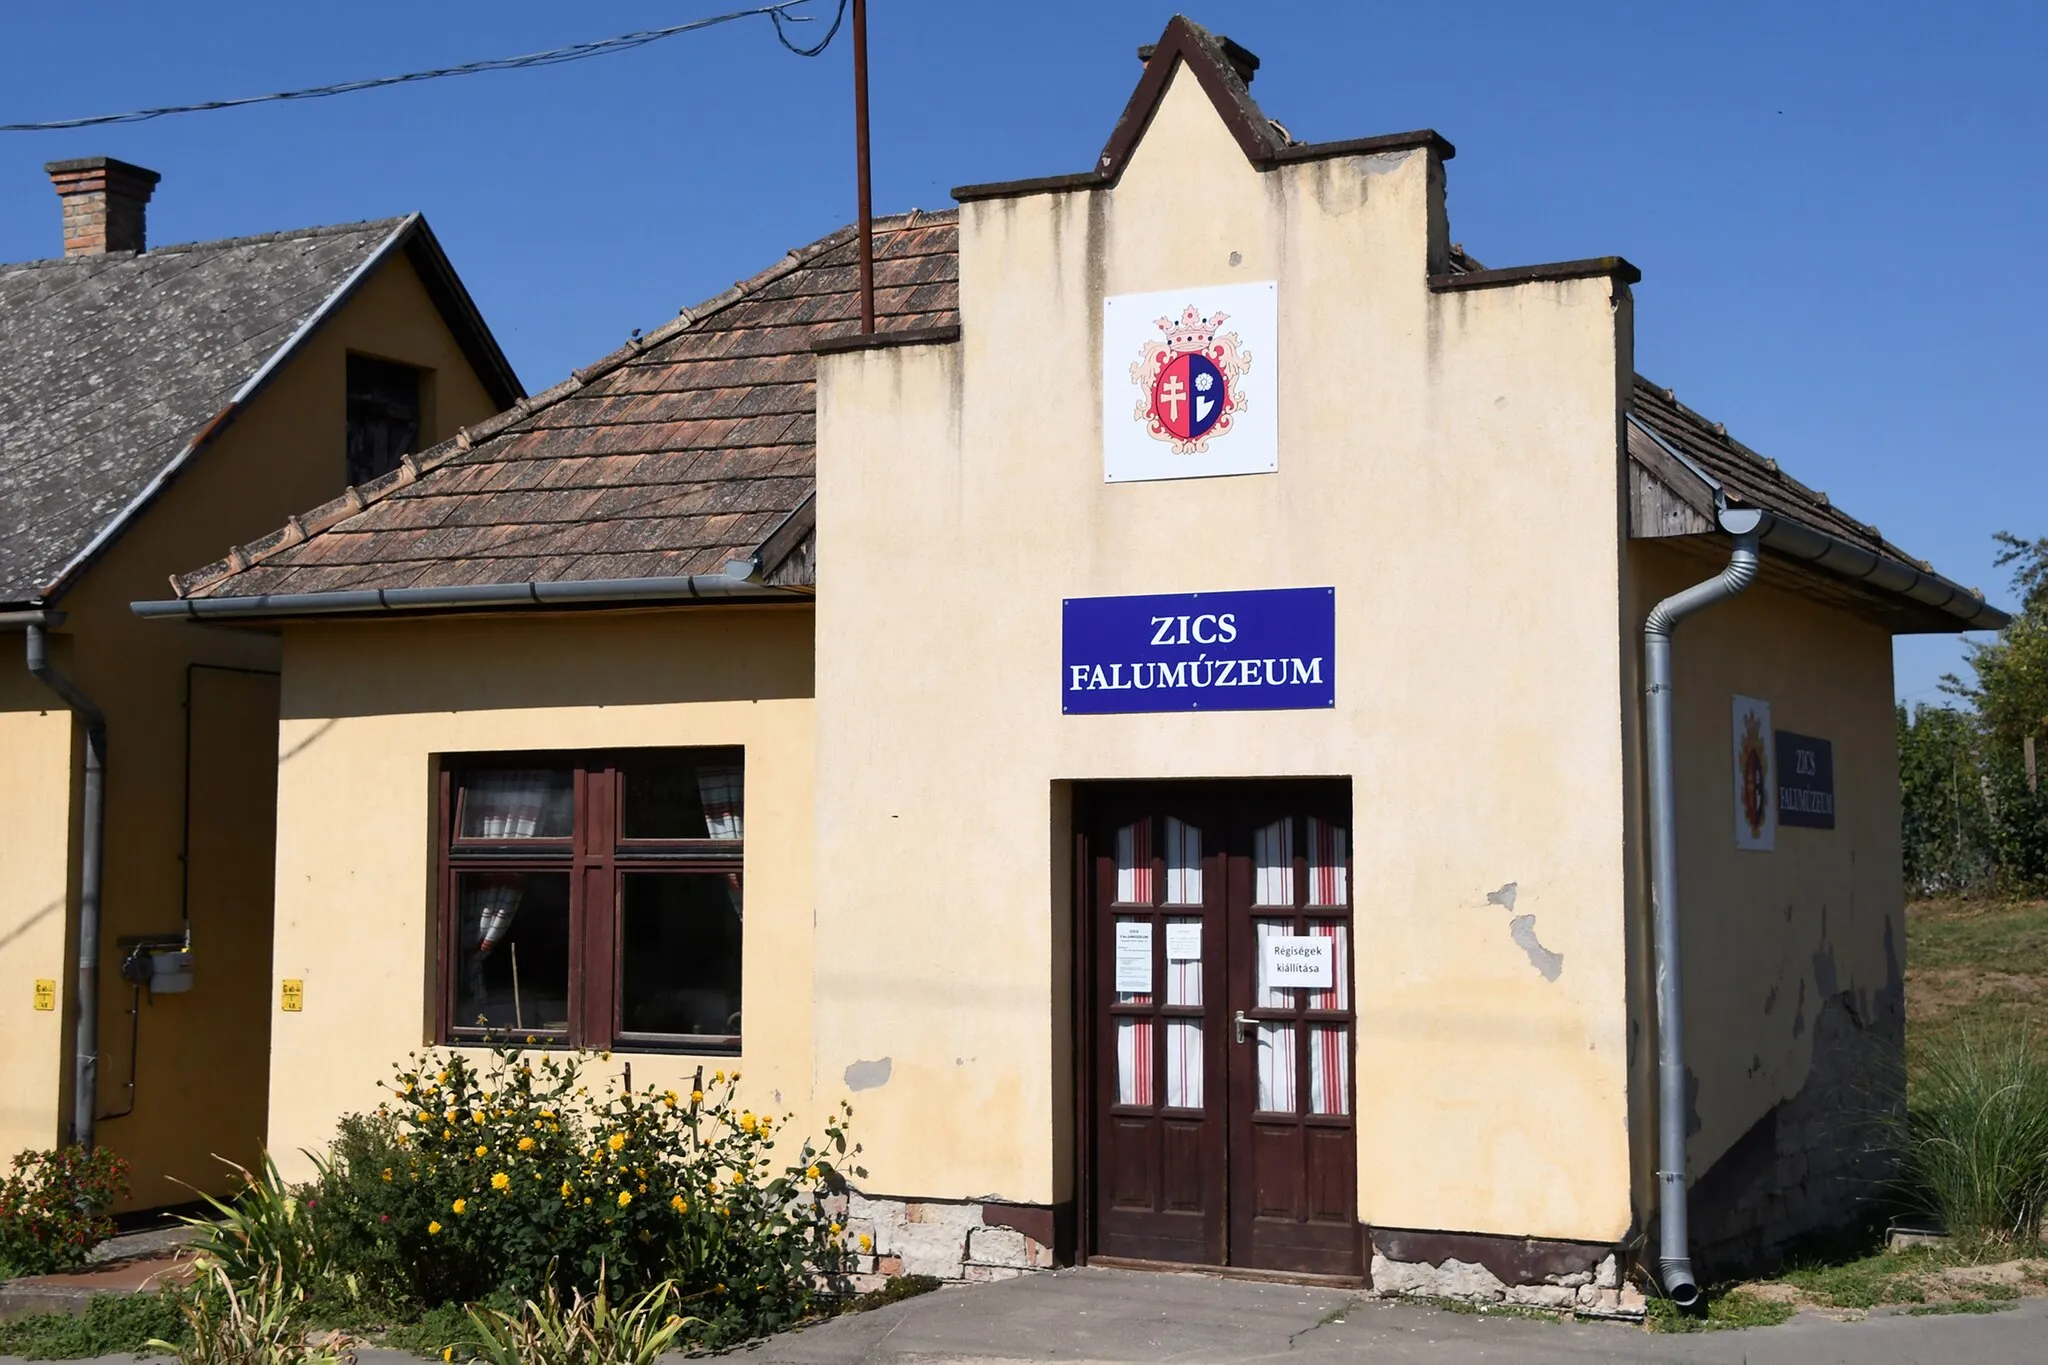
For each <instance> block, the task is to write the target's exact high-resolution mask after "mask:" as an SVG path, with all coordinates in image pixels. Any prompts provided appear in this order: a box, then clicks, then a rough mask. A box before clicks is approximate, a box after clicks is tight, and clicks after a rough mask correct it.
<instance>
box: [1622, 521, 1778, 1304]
mask: <svg viewBox="0 0 2048 1365" xmlns="http://www.w3.org/2000/svg"><path fill="white" fill-rule="evenodd" d="M1720 522H1721V529H1722V530H1724V531H1727V532H1728V533H1729V534H1731V535H1733V536H1734V537H1735V551H1734V553H1733V554H1731V555H1730V556H1729V558H1728V567H1727V568H1725V569H1723V570H1722V571H1721V572H1720V573H1719V574H1718V575H1716V576H1715V577H1713V578H1710V579H1708V580H1707V581H1706V582H1704V583H1696V584H1694V585H1693V586H1692V587H1690V588H1687V589H1686V590H1685V591H1683V592H1680V593H1675V594H1673V595H1672V596H1670V597H1667V598H1665V599H1664V600H1663V601H1662V602H1659V603H1658V604H1657V605H1656V606H1655V607H1653V608H1651V609H1650V614H1649V616H1648V617H1647V618H1646V619H1645V620H1644V622H1643V705H1644V710H1645V712H1646V713H1647V714H1646V717H1645V719H1646V722H1647V728H1648V730H1649V734H1648V741H1647V747H1648V756H1649V764H1650V774H1649V777H1650V909H1651V914H1652V916H1653V918H1654V919H1655V922H1656V950H1657V1188H1658V1196H1657V1223H1658V1236H1657V1280H1658V1282H1659V1283H1660V1284H1661V1285H1662V1286H1663V1287H1664V1293H1665V1295H1666V1297H1668V1298H1669V1299H1670V1300H1671V1301H1672V1302H1673V1303H1675V1304H1677V1305H1678V1306H1679V1307H1681V1308H1689V1307H1691V1306H1692V1305H1693V1304H1694V1303H1696V1302H1698V1301H1699V1297H1700V1289H1699V1283H1698V1282H1697V1281H1696V1280H1695V1279H1694V1278H1693V1273H1692V1253H1691V1251H1690V1247H1689V1243H1690V1238H1689V1236H1688V1227H1687V1222H1688V1220H1687V1216H1686V1215H1687V1209H1686V1180H1685V1021H1684V993H1683V989H1682V986H1681V975H1680V964H1679V932H1678V929H1679V922H1678V815H1677V790H1676V787H1677V784H1676V780H1675V777H1674V773H1673V766H1672V752H1671V749H1672V745H1671V632H1672V631H1673V630H1674V629H1675V628H1676V627H1677V625H1678V623H1679V622H1680V621H1682V620H1684V619H1685V618H1686V617H1688V616H1690V615H1692V614H1693V613H1694V612H1697V611H1704V610H1705V609H1706V608H1708V607H1711V606H1713V605H1714V604H1715V603H1717V602H1722V601H1726V600H1727V599H1728V598H1730V597H1733V596H1735V594H1737V593H1739V592H1741V591H1742V590H1743V589H1744V588H1746V587H1748V586H1749V585H1750V584H1751V583H1753V582H1755V581H1756V575H1757V540H1758V534H1759V530H1760V528H1761V527H1762V524H1763V513H1762V512H1759V511H1756V510H1754V509H1751V508H1740V509H1737V508H1728V507H1723V508H1722V509H1721V512H1720Z"/></svg>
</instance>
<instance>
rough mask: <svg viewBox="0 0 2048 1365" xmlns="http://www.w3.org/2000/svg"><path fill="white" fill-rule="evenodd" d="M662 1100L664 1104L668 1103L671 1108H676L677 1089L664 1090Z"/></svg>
mask: <svg viewBox="0 0 2048 1365" xmlns="http://www.w3.org/2000/svg"><path fill="white" fill-rule="evenodd" d="M661 1102H662V1103H663V1104H665V1105H667V1106H668V1107H669V1108H671V1109H673V1108H675V1107H676V1092H675V1091H673V1090H664V1091H663V1092H662V1094H661Z"/></svg>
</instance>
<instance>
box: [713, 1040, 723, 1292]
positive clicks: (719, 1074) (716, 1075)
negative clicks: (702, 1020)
mask: <svg viewBox="0 0 2048 1365" xmlns="http://www.w3.org/2000/svg"><path fill="white" fill-rule="evenodd" d="M711 1079H712V1081H713V1082H714V1083H716V1084H718V1085H723V1084H725V1073H724V1072H723V1071H714V1072H712V1073H711ZM718 1287H719V1288H720V1289H721V1290H723V1289H724V1288H725V1286H724V1285H720V1286H718Z"/></svg>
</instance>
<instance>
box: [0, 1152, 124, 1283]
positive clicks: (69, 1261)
mask: <svg viewBox="0 0 2048 1365" xmlns="http://www.w3.org/2000/svg"><path fill="white" fill-rule="evenodd" d="M12 1167H13V1169H12V1170H11V1171H10V1172H9V1173H8V1175H7V1177H6V1178H5V1179H4V1180H0V1279H5V1278H7V1277H9V1276H12V1275H48V1274H50V1273H51V1272H53V1271H58V1270H69V1269H71V1268H72V1267H74V1266H79V1265H83V1264H85V1259H86V1256H87V1254H88V1253H90V1252H91V1251H92V1249H93V1248H94V1247H95V1246H98V1245H99V1244H100V1243H101V1242H103V1241H105V1240H106V1239H107V1238H109V1237H111V1236H113V1235H114V1220H113V1219H112V1218H110V1217H108V1216H107V1210H108V1209H110V1208H112V1207H113V1206H114V1205H115V1204H116V1203H117V1202H119V1201H120V1199H121V1198H122V1197H123V1196H125V1195H126V1194H127V1193H128V1164H127V1163H126V1162H124V1161H122V1160H121V1158H120V1157H118V1156H115V1155H114V1154H113V1153H112V1152H110V1151H108V1150H107V1149H106V1148H104V1147H102V1148H99V1149H97V1150H95V1151H91V1152H88V1151H86V1150H85V1149H84V1148H83V1147H78V1146H71V1147H63V1148H59V1149H58V1150H56V1151H49V1152H22V1153H20V1154H19V1155H17V1156H16V1157H15V1158H14V1161H13V1163H12Z"/></svg>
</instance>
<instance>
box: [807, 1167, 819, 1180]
mask: <svg viewBox="0 0 2048 1365" xmlns="http://www.w3.org/2000/svg"><path fill="white" fill-rule="evenodd" d="M817 1178H818V1168H817V1167H816V1166H806V1167H804V1179H806V1180H816V1179H817Z"/></svg>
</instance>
